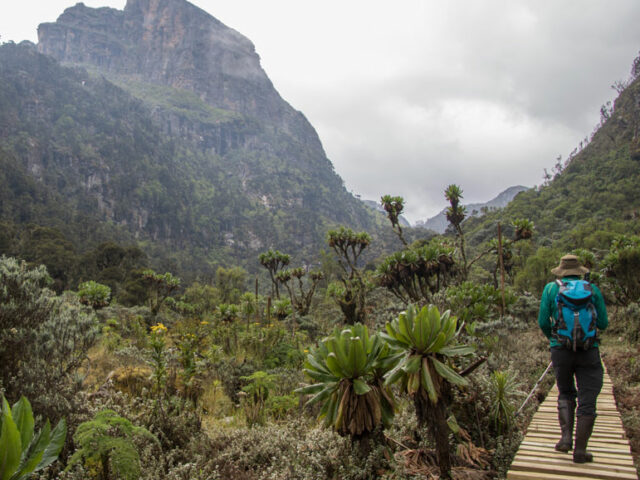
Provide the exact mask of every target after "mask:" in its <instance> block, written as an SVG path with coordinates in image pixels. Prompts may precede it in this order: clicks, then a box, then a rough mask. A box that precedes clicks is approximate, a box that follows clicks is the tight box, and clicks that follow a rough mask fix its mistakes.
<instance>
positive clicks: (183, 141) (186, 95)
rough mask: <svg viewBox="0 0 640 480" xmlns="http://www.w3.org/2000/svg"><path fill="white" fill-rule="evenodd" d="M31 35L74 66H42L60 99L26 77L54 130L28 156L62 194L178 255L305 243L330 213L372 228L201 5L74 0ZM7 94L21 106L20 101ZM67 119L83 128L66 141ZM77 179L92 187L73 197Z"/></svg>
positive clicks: (254, 67)
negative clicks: (116, 5) (108, 4)
mask: <svg viewBox="0 0 640 480" xmlns="http://www.w3.org/2000/svg"><path fill="white" fill-rule="evenodd" d="M38 38H39V44H38V46H37V49H38V52H40V53H42V54H44V55H46V56H47V57H48V58H53V59H55V60H56V61H57V62H56V63H58V62H60V63H61V64H62V65H63V66H73V67H74V69H73V70H69V71H67V70H64V69H62V70H60V72H59V73H56V74H54V75H57V76H59V77H64V78H65V80H64V82H58V84H57V85H56V86H55V89H57V90H60V91H65V92H67V91H68V92H73V95H71V96H72V97H74V98H70V99H67V100H65V101H64V103H63V104H58V102H57V101H56V99H55V98H52V97H51V96H47V95H48V94H47V92H48V91H49V90H50V88H49V87H50V86H49V85H45V84H44V83H46V79H40V80H41V82H40V83H43V84H42V85H40V83H38V82H35V85H37V86H38V88H34V90H33V93H32V94H31V97H33V101H34V102H35V104H37V105H39V107H38V108H42V105H44V104H46V105H47V108H48V112H49V113H50V115H48V118H47V119H46V122H45V123H46V124H47V125H53V126H54V127H55V130H56V132H55V133H54V134H52V136H51V137H50V138H51V139H53V140H51V141H50V139H49V138H47V140H46V141H42V139H36V140H37V141H36V142H35V143H34V144H40V145H42V148H41V149H40V150H41V151H39V152H35V151H34V152H32V153H33V155H31V156H32V157H34V160H33V162H32V163H33V165H35V167H34V168H37V169H38V170H39V171H41V172H53V171H55V172H56V175H57V176H58V177H59V178H60V179H62V180H60V179H58V180H56V179H54V178H53V176H51V175H49V176H46V175H41V181H43V182H45V183H48V184H49V185H50V186H51V187H52V188H54V189H59V188H63V189H64V196H65V198H67V199H69V201H70V202H72V203H74V202H75V203H76V204H82V205H89V206H88V207H86V208H87V209H88V210H91V209H97V210H98V213H99V214H100V215H102V218H104V219H105V220H107V221H108V222H111V223H114V224H116V225H120V226H124V227H126V228H127V229H129V230H130V231H131V233H133V234H134V235H135V237H136V238H140V239H142V240H144V239H150V240H151V241H153V242H158V243H161V244H164V245H169V246H170V247H169V248H171V249H173V248H174V247H175V246H176V245H178V248H180V249H183V251H184V252H185V255H191V254H190V253H188V252H191V251H192V250H190V249H192V248H204V249H205V254H206V255H208V256H209V258H216V261H219V260H218V259H220V258H223V257H224V256H231V257H234V258H245V259H246V258H255V253H256V250H263V249H266V248H271V247H273V248H278V249H281V250H285V251H288V252H290V253H294V254H295V253H296V252H299V253H300V254H301V255H314V254H316V252H317V251H318V250H319V249H320V248H322V246H323V245H324V237H325V234H326V231H327V229H328V228H331V227H334V226H336V225H338V224H343V225H347V226H349V227H351V228H353V229H358V230H367V231H369V232H371V233H375V229H376V228H377V227H376V223H375V220H374V218H373V215H372V214H371V212H369V211H368V209H367V208H366V207H365V206H364V205H362V203H361V202H359V201H358V200H357V199H355V198H354V197H353V196H352V195H351V194H349V193H348V192H347V190H346V189H345V188H344V185H343V183H342V180H341V179H340V177H339V176H338V175H337V174H336V173H335V171H334V170H333V166H332V165H331V162H330V161H329V160H328V159H327V157H326V154H325V153H324V150H323V148H322V145H321V143H320V140H319V138H318V135H317V134H316V132H315V130H314V129H313V127H312V126H311V125H310V124H309V122H308V121H307V120H306V118H305V117H304V115H303V114H302V113H300V112H298V111H296V110H295V109H293V108H292V107H291V106H290V105H289V104H288V103H287V102H286V101H284V100H283V99H282V98H281V97H280V95H279V94H278V92H277V91H276V89H275V88H274V86H273V84H272V83H271V81H270V80H269V78H268V77H267V75H266V73H265V72H264V70H263V69H262V67H261V66H260V58H259V56H258V55H257V53H256V52H255V48H254V46H253V44H252V43H251V41H249V40H248V39H247V38H245V37H244V36H242V35H241V34H240V33H238V32H236V31H235V30H233V29H231V28H228V27H227V26H225V25H223V24H222V23H221V22H219V21H218V20H216V19H215V18H213V17H212V16H211V15H209V14H208V13H206V12H204V11H203V10H201V9H199V8H197V7H195V6H194V5H192V4H190V3H188V2H187V1H185V0H128V2H127V4H126V6H125V8H124V10H122V11H120V10H115V9H112V8H98V9H94V8H89V7H86V6H85V5H83V4H81V3H79V4H77V5H75V6H73V7H70V8H68V9H66V10H65V11H64V13H63V14H62V15H60V17H59V18H58V20H57V21H56V22H55V23H45V24H41V25H40V26H39V28H38ZM7 53H8V52H7ZM34 53H35V52H34ZM43 58H45V57H43ZM33 61H34V62H35V63H38V62H39V63H46V62H44V61H42V60H41V59H38V58H34V59H33ZM19 63H20V62H19V61H18V59H16V68H17V69H21V68H22V69H24V68H25V65H22V66H21V65H18V64H19ZM76 66H79V67H81V68H80V69H76V68H75V67H76ZM29 68H32V69H33V70H34V71H35V70H36V67H35V66H34V65H31V66H30V67H29ZM85 68H86V70H87V72H88V74H87V73H86V72H84V70H83V69H85ZM47 70H48V71H52V72H53V71H57V67H55V66H54V65H48V66H47ZM70 72H75V73H73V74H72V73H70ZM83 72H84V73H83ZM12 75H13V74H12ZM16 75H17V73H16ZM14 77H15V75H13V76H12V77H11V79H8V80H7V81H8V82H9V83H12V82H14V80H15V78H14ZM103 77H104V78H103ZM85 80H86V81H85ZM16 81H17V80H16ZM34 81H35V80H34ZM113 85H115V86H117V87H120V88H115V87H114V86H113ZM40 87H41V88H40ZM16 88H18V87H17V86H16ZM120 89H122V90H120ZM83 95H84V96H86V95H89V97H90V98H89V99H88V100H87V101H86V102H80V103H78V98H80V97H82V96H83ZM40 97H42V98H40ZM107 97H108V98H109V100H108V101H107V100H106V98H107ZM132 97H135V98H132ZM30 102H31V100H30ZM17 103H18V104H16V105H15V111H16V115H20V111H21V109H25V108H28V106H29V105H26V104H25V102H22V101H20V102H17ZM26 103H29V102H26ZM31 103H33V102H31ZM87 105H90V106H91V108H90V111H85V109H84V106H87ZM115 106H117V108H115ZM102 108H106V109H107V110H108V111H106V110H105V111H100V109H102ZM24 118H27V117H24ZM38 119H39V120H38V121H41V120H43V119H44V117H43V118H42V119H40V117H38ZM105 128H106V130H105ZM114 128H116V129H118V133H117V134H115V130H113V129H114ZM136 129H138V130H140V131H143V132H145V134H146V135H147V137H146V138H148V139H149V142H147V141H146V140H145V141H144V142H143V141H142V140H143V139H144V136H143V135H139V134H136V133H135V131H136ZM112 130H113V131H112ZM74 131H76V132H77V131H80V132H81V134H79V136H80V137H81V141H77V139H76V140H74V142H75V143H74V144H73V145H72V146H69V145H67V143H66V142H67V138H68V140H69V141H72V140H73V139H72V138H70V137H71V135H70V133H69V132H74ZM127 132H131V133H127ZM18 133H19V132H17V131H16V135H18ZM112 134H113V135H112ZM37 135H38V134H34V136H37ZM56 136H57V138H56ZM61 136H64V137H65V138H64V141H62V140H60V137H61ZM77 136H78V135H77ZM151 138H154V139H155V140H151ZM127 142H128V143H127ZM143 143H144V145H143ZM29 149H30V147H27V150H29ZM90 149H91V154H92V156H93V157H95V158H88V157H87V155H86V154H87V152H88V151H89V150H90ZM42 152H55V153H46V154H45V153H42ZM47 155H48V157H47ZM85 164H89V165H91V168H88V169H84V170H83V169H80V168H78V167H77V166H78V165H80V166H82V165H85ZM85 170H86V171H85ZM60 185H62V187H60ZM87 185H90V186H91V187H90V188H89V187H87ZM79 190H84V191H85V192H86V193H87V194H88V195H89V196H90V197H91V198H89V200H88V201H85V200H83V201H82V202H80V201H79V200H77V199H75V197H74V196H75V195H76V192H77V191H79ZM194 246H195V247H194ZM214 250H215V252H214Z"/></svg>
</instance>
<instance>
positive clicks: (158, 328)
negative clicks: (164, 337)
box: [151, 323, 167, 333]
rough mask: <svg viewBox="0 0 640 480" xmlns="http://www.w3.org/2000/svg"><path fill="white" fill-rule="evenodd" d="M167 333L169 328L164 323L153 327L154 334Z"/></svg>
mask: <svg viewBox="0 0 640 480" xmlns="http://www.w3.org/2000/svg"><path fill="white" fill-rule="evenodd" d="M166 331H167V327H165V326H164V325H163V324H162V323H158V324H156V325H154V326H153V327H151V332H152V333H164V332H166Z"/></svg>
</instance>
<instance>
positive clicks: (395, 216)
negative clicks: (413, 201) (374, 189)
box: [380, 195, 408, 247]
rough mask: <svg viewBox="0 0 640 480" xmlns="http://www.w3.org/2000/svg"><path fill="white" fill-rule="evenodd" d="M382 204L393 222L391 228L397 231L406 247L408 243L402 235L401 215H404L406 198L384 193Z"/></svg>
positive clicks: (381, 199)
mask: <svg viewBox="0 0 640 480" xmlns="http://www.w3.org/2000/svg"><path fill="white" fill-rule="evenodd" d="M380 204H381V205H382V208H384V211H385V212H387V218H389V221H390V222H391V228H393V231H394V232H396V234H397V235H398V237H399V238H400V241H401V242H402V244H403V245H404V246H405V247H406V246H407V245H408V243H407V241H406V240H405V239H404V236H403V235H402V227H401V226H400V215H402V211H403V210H404V198H402V197H392V196H391V195H384V196H383V197H381V198H380Z"/></svg>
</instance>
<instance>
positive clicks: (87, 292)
mask: <svg viewBox="0 0 640 480" xmlns="http://www.w3.org/2000/svg"><path fill="white" fill-rule="evenodd" d="M78 298H79V299H80V303H82V304H83V305H89V306H90V307H91V308H93V309H94V310H98V309H100V308H103V307H106V306H107V305H109V299H110V298H111V288H109V287H108V286H107V285H102V284H101V283H98V282H94V281H93V280H89V281H88V282H83V283H81V284H80V285H79V286H78Z"/></svg>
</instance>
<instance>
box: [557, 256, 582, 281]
mask: <svg viewBox="0 0 640 480" xmlns="http://www.w3.org/2000/svg"><path fill="white" fill-rule="evenodd" d="M588 271H589V269H588V268H587V267H583V266H582V264H581V263H580V260H578V257H576V256H575V255H565V256H564V257H562V258H561V259H560V265H558V266H557V267H556V268H552V269H551V273H553V274H554V275H555V276H556V277H566V276H567V275H584V274H585V273H587V272H588Z"/></svg>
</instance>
